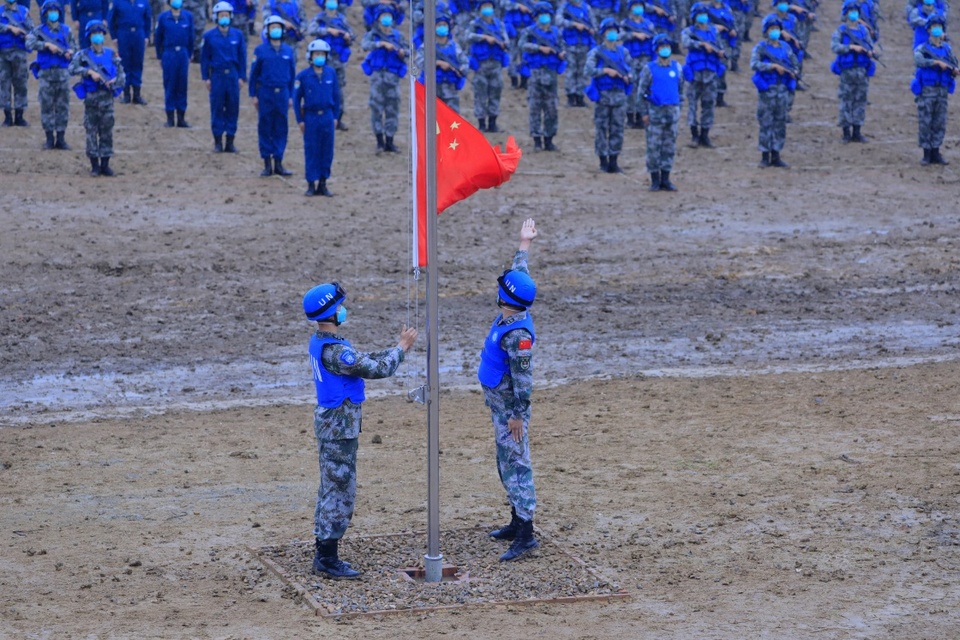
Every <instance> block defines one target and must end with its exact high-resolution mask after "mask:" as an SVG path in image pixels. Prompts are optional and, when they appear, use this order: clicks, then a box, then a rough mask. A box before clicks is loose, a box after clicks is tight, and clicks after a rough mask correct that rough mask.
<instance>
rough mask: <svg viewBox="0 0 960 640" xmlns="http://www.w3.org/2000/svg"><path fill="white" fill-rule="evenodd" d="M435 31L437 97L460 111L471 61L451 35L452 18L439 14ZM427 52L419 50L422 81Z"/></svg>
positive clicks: (418, 59) (418, 57)
mask: <svg viewBox="0 0 960 640" xmlns="http://www.w3.org/2000/svg"><path fill="white" fill-rule="evenodd" d="M435 22H436V28H435V33H436V34H437V39H436V49H437V70H436V78H437V97H438V98H440V100H442V101H443V103H444V104H445V105H447V106H448V107H450V108H451V109H453V110H454V111H456V112H457V113H460V90H461V89H463V85H464V84H466V77H467V69H468V68H469V62H468V60H467V57H466V56H465V55H463V50H462V49H460V45H459V44H457V42H456V40H454V39H453V38H451V37H450V18H449V17H447V16H445V15H438V16H437V18H436V21H435ZM425 56H426V54H425V53H424V51H423V47H420V49H419V50H418V51H417V62H416V64H417V68H419V69H421V70H422V71H421V72H420V78H419V80H420V82H424V74H425V73H426V69H424V68H423V61H424V57H425Z"/></svg>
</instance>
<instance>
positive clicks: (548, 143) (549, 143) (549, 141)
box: [543, 136, 560, 151]
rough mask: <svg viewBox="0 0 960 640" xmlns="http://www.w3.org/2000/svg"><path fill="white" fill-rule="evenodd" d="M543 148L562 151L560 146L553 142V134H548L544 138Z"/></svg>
mask: <svg viewBox="0 0 960 640" xmlns="http://www.w3.org/2000/svg"><path fill="white" fill-rule="evenodd" d="M543 150H544V151H560V148H559V147H558V146H557V145H555V144H553V136H546V137H545V138H544V139H543Z"/></svg>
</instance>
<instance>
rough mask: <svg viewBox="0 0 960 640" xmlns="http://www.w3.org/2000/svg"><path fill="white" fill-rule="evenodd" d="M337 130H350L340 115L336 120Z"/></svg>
mask: <svg viewBox="0 0 960 640" xmlns="http://www.w3.org/2000/svg"><path fill="white" fill-rule="evenodd" d="M337 131H350V127H348V126H347V125H346V123H345V122H344V121H343V117H342V116H341V117H340V119H339V120H337Z"/></svg>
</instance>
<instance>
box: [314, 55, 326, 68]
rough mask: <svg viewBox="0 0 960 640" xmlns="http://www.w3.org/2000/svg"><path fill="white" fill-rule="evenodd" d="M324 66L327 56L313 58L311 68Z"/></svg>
mask: <svg viewBox="0 0 960 640" xmlns="http://www.w3.org/2000/svg"><path fill="white" fill-rule="evenodd" d="M325 64H327V56H324V55H318V56H313V66H315V67H322V66H323V65H325Z"/></svg>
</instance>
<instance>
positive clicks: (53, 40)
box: [27, 0, 77, 150]
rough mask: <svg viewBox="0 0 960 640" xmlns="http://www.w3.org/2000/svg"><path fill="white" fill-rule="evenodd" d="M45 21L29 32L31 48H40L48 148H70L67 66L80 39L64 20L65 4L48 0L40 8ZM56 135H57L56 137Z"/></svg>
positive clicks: (42, 110)
mask: <svg viewBox="0 0 960 640" xmlns="http://www.w3.org/2000/svg"><path fill="white" fill-rule="evenodd" d="M40 17H41V19H42V20H43V24H41V25H40V26H39V27H37V28H35V29H34V30H33V31H31V32H30V35H28V36H27V49H30V50H32V51H38V52H39V53H38V54H37V61H36V62H35V63H34V64H33V65H31V68H33V69H34V73H35V74H36V76H37V79H38V80H39V81H40V94H39V100H40V123H41V124H42V125H43V131H44V133H45V134H46V136H47V142H46V144H45V145H44V148H45V149H63V150H68V149H70V146H69V145H68V144H67V142H66V140H65V139H64V136H65V135H66V133H65V132H66V130H67V121H68V120H69V118H70V73H69V72H68V71H67V67H68V66H69V65H70V58H72V57H73V53H74V51H76V50H77V40H76V38H74V37H73V32H72V31H70V27H68V26H67V25H65V24H64V23H63V6H62V5H61V4H60V3H59V2H55V0H47V1H46V2H44V3H43V6H42V7H41V8H40ZM54 136H56V139H54Z"/></svg>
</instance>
